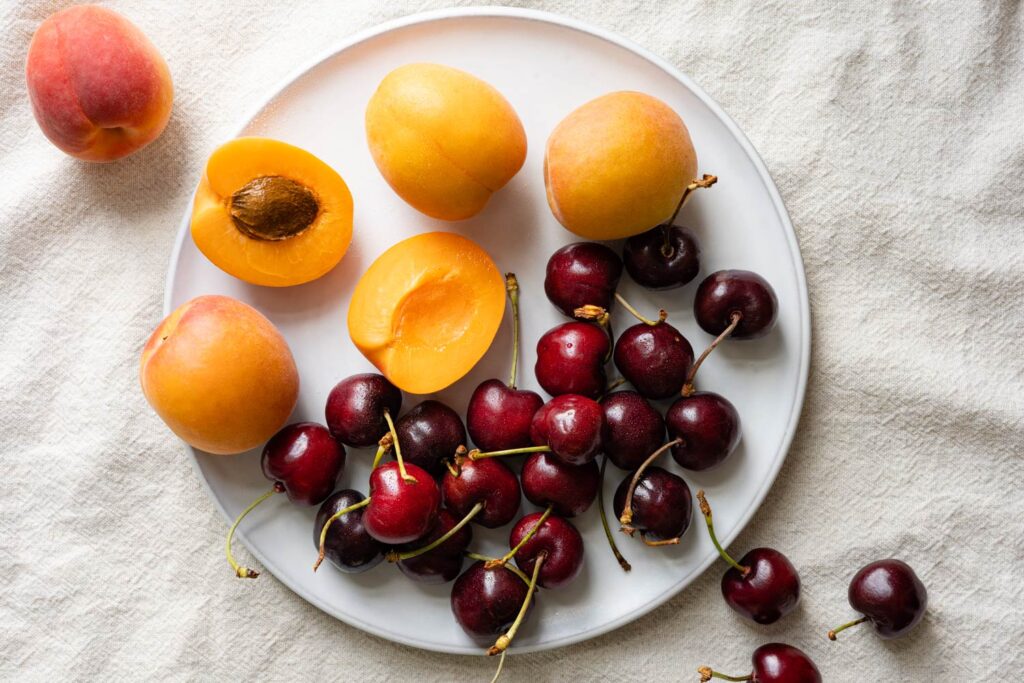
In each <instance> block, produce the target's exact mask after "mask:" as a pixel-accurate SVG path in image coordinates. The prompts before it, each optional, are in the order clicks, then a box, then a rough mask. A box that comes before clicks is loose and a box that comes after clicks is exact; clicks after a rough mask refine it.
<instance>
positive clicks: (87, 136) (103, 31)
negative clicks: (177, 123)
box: [25, 5, 174, 162]
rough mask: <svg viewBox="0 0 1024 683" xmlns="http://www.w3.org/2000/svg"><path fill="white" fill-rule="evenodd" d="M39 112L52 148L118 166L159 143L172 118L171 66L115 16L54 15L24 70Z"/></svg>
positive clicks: (79, 11) (76, 11) (70, 11)
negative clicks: (131, 155) (118, 161)
mask: <svg viewBox="0 0 1024 683" xmlns="http://www.w3.org/2000/svg"><path fill="white" fill-rule="evenodd" d="M25 76H26V80H27V82H28V92H29V97H30V99H31V101H32V112H33V113H34V114H35V117H36V121H37V122H38V123H39V127H40V128H41V129H42V130H43V133H44V134H45V135H46V137H47V138H49V140H50V142H52V143H53V144H54V145H56V146H57V147H58V148H60V149H61V150H62V151H63V152H65V153H66V154H69V155H71V156H73V157H76V158H78V159H83V160H85V161H100V162H104V161H114V160H116V159H120V158H122V157H125V156H127V155H129V154H131V153H132V152H135V151H138V150H139V149H142V148H143V147H145V146H146V145H148V144H149V143H150V142H152V141H153V140H155V139H156V138H157V137H159V135H160V133H162V132H163V130H164V127H166V125H167V121H168V119H169V118H170V115H171V104H172V102H173V100H174V86H173V85H172V83H171V72H170V70H169V69H168V68H167V63H166V62H165V61H164V59H163V57H162V56H161V55H160V53H159V52H158V51H157V49H156V47H155V46H154V45H153V44H152V43H151V42H150V41H149V39H148V38H147V37H146V35H145V34H144V33H143V32H142V31H140V30H139V29H138V27H136V26H135V25H134V24H133V23H131V22H130V21H128V20H127V19H125V18H124V17H123V16H121V15H120V14H118V13H117V12H114V11H113V10H109V9H106V8H104V7H99V6H97V5H78V6H75V7H69V8H67V9H65V10H61V11H60V12H57V13H55V14H52V15H50V17H48V18H47V19H46V20H45V21H43V23H42V24H40V26H39V28H38V29H37V30H36V32H35V35H34V36H33V37H32V42H31V44H30V45H29V49H28V59H27V61H26V64H25Z"/></svg>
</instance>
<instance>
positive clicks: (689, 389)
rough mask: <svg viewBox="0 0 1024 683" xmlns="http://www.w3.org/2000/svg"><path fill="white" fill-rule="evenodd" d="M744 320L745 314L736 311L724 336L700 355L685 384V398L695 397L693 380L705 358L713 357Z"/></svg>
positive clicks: (723, 331) (718, 338) (723, 332)
mask: <svg viewBox="0 0 1024 683" xmlns="http://www.w3.org/2000/svg"><path fill="white" fill-rule="evenodd" d="M742 319H743V314H742V313H740V312H739V311H734V312H733V314H732V316H730V322H729V327H727V328H725V329H724V330H722V334H720V335H718V336H717V337H715V341H713V342H711V343H710V344H709V345H708V348H706V349H704V352H703V353H702V354H700V357H699V358H697V360H696V362H694V364H693V366H692V367H691V368H690V372H688V373H687V375H686V382H685V383H684V384H683V392H682V393H683V396H684V397H686V396H692V395H693V392H694V389H693V378H694V377H696V376H697V370H698V369H700V364H701V363H703V362H704V359H705V358H707V357H708V356H710V355H711V352H712V351H714V350H715V347H717V346H718V345H719V344H721V343H722V340H723V339H725V338H726V337H728V336H729V335H730V334H732V332H733V330H735V329H736V326H737V325H739V324H740V320H742Z"/></svg>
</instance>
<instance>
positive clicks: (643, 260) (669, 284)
mask: <svg viewBox="0 0 1024 683" xmlns="http://www.w3.org/2000/svg"><path fill="white" fill-rule="evenodd" d="M622 261H623V263H624V265H625V266H626V272H627V273H629V276H630V277H631V278H633V282H635V283H637V284H638V285H640V286H642V287H646V288H648V289H672V288H674V287H682V286H683V285H685V284H686V283H687V282H689V281H690V280H692V279H693V278H695V277H697V273H698V272H700V246H699V245H698V244H697V239H696V238H695V237H694V236H693V233H692V232H690V231H689V230H687V229H686V228H683V227H680V226H678V225H659V226H657V227H654V228H651V229H650V230H648V231H647V232H642V233H640V234H639V235H633V236H632V237H630V238H629V239H627V240H626V245H625V247H623V250H622Z"/></svg>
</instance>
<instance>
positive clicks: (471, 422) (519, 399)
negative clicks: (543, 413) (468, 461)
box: [466, 379, 544, 451]
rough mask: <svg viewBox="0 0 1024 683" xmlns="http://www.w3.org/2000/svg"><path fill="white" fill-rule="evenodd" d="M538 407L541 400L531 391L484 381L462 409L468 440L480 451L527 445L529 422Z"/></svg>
mask: <svg viewBox="0 0 1024 683" xmlns="http://www.w3.org/2000/svg"><path fill="white" fill-rule="evenodd" d="M542 405H544V399H542V398H541V397H540V394H538V393H537V392H535V391H529V390H526V389H512V388H510V387H509V386H508V385H506V384H505V383H503V382H502V381H500V380H497V379H489V380H486V381H484V382H483V383H481V384H480V386H478V387H477V388H476V390H475V391H474V392H473V396H472V397H471V398H470V399H469V407H468V408H466V428H467V429H468V430H469V437H470V438H471V439H472V440H473V443H474V444H476V447H477V448H479V449H480V450H483V451H503V450H508V449H511V448H523V447H525V446H529V445H530V422H531V421H532V420H533V414H534V413H536V412H537V411H538V410H540V407H541V406H542Z"/></svg>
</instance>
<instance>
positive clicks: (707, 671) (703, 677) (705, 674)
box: [697, 666, 754, 683]
mask: <svg viewBox="0 0 1024 683" xmlns="http://www.w3.org/2000/svg"><path fill="white" fill-rule="evenodd" d="M697 673H699V674H700V681H701V683H707V682H708V681H710V680H711V679H712V678H719V679H721V680H723V681H752V680H754V674H748V675H746V676H726V675H725V674H720V673H718V672H717V671H712V670H711V667H710V666H702V667H701V668H699V669H697Z"/></svg>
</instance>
